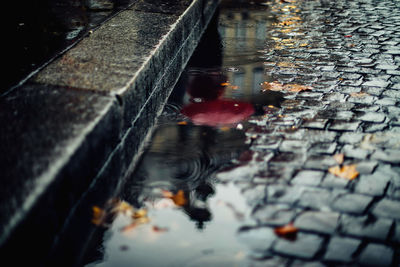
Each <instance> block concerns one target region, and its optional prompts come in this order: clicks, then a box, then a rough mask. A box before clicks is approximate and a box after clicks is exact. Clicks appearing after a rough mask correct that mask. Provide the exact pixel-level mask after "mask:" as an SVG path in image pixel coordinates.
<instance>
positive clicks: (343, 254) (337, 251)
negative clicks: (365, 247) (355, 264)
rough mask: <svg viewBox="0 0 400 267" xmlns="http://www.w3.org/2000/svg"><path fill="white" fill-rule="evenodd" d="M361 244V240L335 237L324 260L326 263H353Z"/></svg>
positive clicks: (329, 244) (331, 240) (330, 242)
mask: <svg viewBox="0 0 400 267" xmlns="http://www.w3.org/2000/svg"><path fill="white" fill-rule="evenodd" d="M360 244H361V240H359V239H353V238H346V237H333V238H331V239H330V241H329V243H328V247H327V249H326V252H325V254H324V258H323V259H324V261H334V262H352V261H353V260H354V258H353V255H354V253H355V252H356V250H357V249H358V247H359V246H360Z"/></svg>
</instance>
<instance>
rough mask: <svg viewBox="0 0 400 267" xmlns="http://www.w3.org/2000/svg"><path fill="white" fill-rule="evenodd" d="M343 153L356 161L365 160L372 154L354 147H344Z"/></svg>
mask: <svg viewBox="0 0 400 267" xmlns="http://www.w3.org/2000/svg"><path fill="white" fill-rule="evenodd" d="M341 152H342V153H344V154H345V156H346V157H349V158H355V159H365V158H367V156H368V155H369V154H370V151H368V150H365V149H362V148H358V147H354V146H352V145H345V146H343V148H342V151H341Z"/></svg>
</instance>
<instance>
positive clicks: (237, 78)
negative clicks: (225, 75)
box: [232, 72, 245, 97]
mask: <svg viewBox="0 0 400 267" xmlns="http://www.w3.org/2000/svg"><path fill="white" fill-rule="evenodd" d="M244 78H245V74H244V73H240V72H235V73H234V74H233V84H234V85H236V86H238V89H237V90H233V91H232V96H233V97H235V96H240V95H243V93H244V90H245V88H244Z"/></svg>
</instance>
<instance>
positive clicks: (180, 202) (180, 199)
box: [163, 190, 187, 206]
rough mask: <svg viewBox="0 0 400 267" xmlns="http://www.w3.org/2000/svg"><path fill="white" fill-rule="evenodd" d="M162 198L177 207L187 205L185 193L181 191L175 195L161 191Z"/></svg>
mask: <svg viewBox="0 0 400 267" xmlns="http://www.w3.org/2000/svg"><path fill="white" fill-rule="evenodd" d="M163 196H164V197H166V198H169V199H171V200H172V201H173V202H174V203H175V205H177V206H185V205H186V203H187V199H186V197H185V192H184V191H183V190H178V192H177V193H176V194H173V193H172V192H170V191H167V190H163Z"/></svg>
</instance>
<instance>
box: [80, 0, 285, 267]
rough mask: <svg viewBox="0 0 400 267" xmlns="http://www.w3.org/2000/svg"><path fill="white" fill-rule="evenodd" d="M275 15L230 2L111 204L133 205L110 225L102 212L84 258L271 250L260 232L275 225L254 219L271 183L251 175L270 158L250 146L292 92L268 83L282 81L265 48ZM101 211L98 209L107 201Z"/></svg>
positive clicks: (223, 260) (99, 262)
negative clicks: (271, 72)
mask: <svg viewBox="0 0 400 267" xmlns="http://www.w3.org/2000/svg"><path fill="white" fill-rule="evenodd" d="M274 22H275V18H274V17H273V15H271V13H270V12H269V8H268V6H267V5H266V4H265V1H254V2H252V3H237V1H223V2H222V5H221V9H220V14H219V17H218V20H216V21H214V22H212V23H211V26H210V27H209V29H208V30H207V32H206V33H205V35H204V38H203V41H202V42H201V43H200V44H199V47H198V48H197V50H196V52H195V54H194V55H193V57H192V59H191V60H190V62H189V63H188V66H187V67H186V69H185V70H184V72H183V73H182V75H181V78H180V80H179V81H178V83H177V85H176V87H175V89H174V91H173V93H172V95H171V96H170V98H169V101H168V103H167V105H166V107H165V110H164V112H163V114H162V116H161V118H160V119H159V122H158V127H157V128H156V130H155V132H154V136H153V139H152V141H151V142H150V143H149V144H148V147H147V150H146V151H145V152H144V154H143V156H142V158H141V160H140V161H139V163H138V165H137V168H136V170H135V171H134V172H133V174H132V176H131V177H130V178H129V180H128V182H127V183H126V184H125V186H124V189H123V191H122V192H121V193H120V195H119V198H118V200H117V201H116V202H115V200H114V202H113V203H114V205H115V203H124V204H123V206H124V207H125V208H123V209H120V208H115V207H114V208H112V207H111V208H110V207H108V210H110V209H111V210H114V212H112V216H111V220H110V221H109V222H107V224H106V225H104V223H103V222H101V220H100V221H99V218H95V223H96V224H99V227H100V228H101V229H103V231H104V233H103V235H102V241H101V242H100V243H99V244H98V245H97V248H95V250H93V251H89V252H88V253H87V254H86V258H85V262H86V265H85V266H96V267H99V266H118V267H122V266H132V265H135V266H247V265H248V263H249V261H251V260H254V259H255V258H262V257H263V256H264V255H263V251H259V248H260V247H263V246H258V245H257V244H261V243H262V242H263V240H262V239H260V240H257V238H255V239H254V238H253V237H254V236H257V232H258V231H261V232H262V233H264V232H265V231H270V230H265V229H259V230H258V229H252V230H251V231H248V230H247V228H246V225H247V226H248V225H254V223H255V222H254V221H253V220H252V219H251V218H250V212H251V210H252V207H251V206H249V204H251V205H254V203H257V201H262V198H263V196H264V190H265V189H264V188H262V187H257V186H254V185H252V184H251V181H250V180H249V178H251V177H249V176H248V175H247V174H248V173H249V170H254V171H255V172H257V171H259V170H260V166H262V162H263V161H266V159H267V158H268V157H270V156H271V155H264V154H262V153H258V152H255V151H251V150H249V147H250V144H251V143H252V142H253V140H252V135H253V134H256V132H257V123H260V125H261V124H264V126H263V127H267V126H265V121H263V120H265V118H266V117H268V116H270V115H271V114H273V113H275V112H276V111H279V109H280V106H281V103H282V101H284V100H285V99H284V93H283V92H281V91H280V90H266V89H265V86H266V85H265V84H266V83H273V82H274V80H273V79H272V78H271V77H269V76H268V75H267V74H266V71H265V64H264V63H265V55H264V50H263V49H265V43H266V40H267V39H268V38H269V37H268V35H267V34H266V32H267V28H268V27H269V26H271V25H272V24H273V23H274ZM273 85H274V86H279V84H278V83H276V84H273ZM282 86H283V85H282ZM283 90H285V89H282V91H283ZM260 164H261V165H260ZM232 166H236V168H233V169H232ZM237 166H240V167H239V168H238V167H237ZM230 168H231V169H230ZM232 170H233V171H232ZM231 176H236V177H231ZM246 186H248V187H249V186H250V187H251V188H252V190H253V191H251V190H250V191H249V192H250V193H247V194H246V193H244V189H245V187H246ZM257 192H258V193H257ZM96 209H97V213H98V214H97V217H99V216H100V215H101V214H103V215H104V212H106V211H105V210H107V207H96ZM115 210H117V212H116V211H115ZM126 210H129V211H130V212H126ZM135 212H136V213H140V212H143V215H140V216H137V215H135V214H136V213H135ZM95 213H96V212H95ZM99 214H100V215H99ZM100 217H101V216H100ZM104 226H106V227H104ZM249 229H251V228H249ZM268 236H272V237H274V236H275V235H274V233H273V232H268ZM249 240H250V241H249ZM254 240H256V241H254ZM252 242H253V243H254V242H256V243H257V242H258V243H257V244H256V243H254V244H253V243H252ZM256 247H257V248H256Z"/></svg>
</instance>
